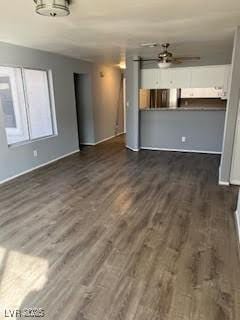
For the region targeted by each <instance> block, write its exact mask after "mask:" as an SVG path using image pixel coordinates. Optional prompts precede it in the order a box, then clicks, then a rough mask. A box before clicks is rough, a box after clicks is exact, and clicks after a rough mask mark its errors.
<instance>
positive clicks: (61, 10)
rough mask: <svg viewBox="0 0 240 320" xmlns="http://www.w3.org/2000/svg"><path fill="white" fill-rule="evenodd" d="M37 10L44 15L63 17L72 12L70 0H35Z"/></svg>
mask: <svg viewBox="0 0 240 320" xmlns="http://www.w3.org/2000/svg"><path fill="white" fill-rule="evenodd" d="M34 2H35V3H36V12H37V13H38V14H40V15H42V16H49V17H63V16H67V15H69V14H70V10H69V0H34Z"/></svg>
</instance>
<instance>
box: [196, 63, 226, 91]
mask: <svg viewBox="0 0 240 320" xmlns="http://www.w3.org/2000/svg"><path fill="white" fill-rule="evenodd" d="M191 69H192V79H191V88H211V87H218V88H223V86H224V81H225V69H226V66H225V65H224V66H205V67H193V68H191Z"/></svg>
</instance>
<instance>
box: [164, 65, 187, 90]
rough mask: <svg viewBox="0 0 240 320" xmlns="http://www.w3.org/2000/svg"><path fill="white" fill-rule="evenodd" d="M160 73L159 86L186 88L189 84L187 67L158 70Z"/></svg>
mask: <svg viewBox="0 0 240 320" xmlns="http://www.w3.org/2000/svg"><path fill="white" fill-rule="evenodd" d="M159 71H160V74H161V79H160V86H159V88H162V89H165V88H188V87H190V84H191V71H190V69H189V68H172V69H165V70H159Z"/></svg>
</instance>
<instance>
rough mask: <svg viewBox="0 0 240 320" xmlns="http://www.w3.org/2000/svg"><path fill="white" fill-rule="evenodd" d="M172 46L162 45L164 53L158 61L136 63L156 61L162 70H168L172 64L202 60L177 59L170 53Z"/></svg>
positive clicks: (141, 59)
mask: <svg viewBox="0 0 240 320" xmlns="http://www.w3.org/2000/svg"><path fill="white" fill-rule="evenodd" d="M169 46H170V44H169V43H163V44H162V48H163V49H162V51H161V52H160V53H159V54H158V57H157V58H156V59H143V58H140V59H138V60H134V61H141V62H142V61H155V62H158V66H159V68H160V69H166V68H169V67H171V66H172V64H179V63H182V62H183V61H194V60H200V57H175V56H174V55H173V54H172V53H171V52H169V51H168V48H169Z"/></svg>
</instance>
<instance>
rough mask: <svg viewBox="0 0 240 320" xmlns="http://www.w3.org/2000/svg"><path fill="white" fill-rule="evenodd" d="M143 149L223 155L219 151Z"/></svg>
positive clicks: (148, 148) (147, 148) (146, 148)
mask: <svg viewBox="0 0 240 320" xmlns="http://www.w3.org/2000/svg"><path fill="white" fill-rule="evenodd" d="M141 149H142V150H153V151H174V152H190V153H191V152H192V153H207V154H222V152H218V151H205V150H187V149H171V148H155V147H141Z"/></svg>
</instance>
